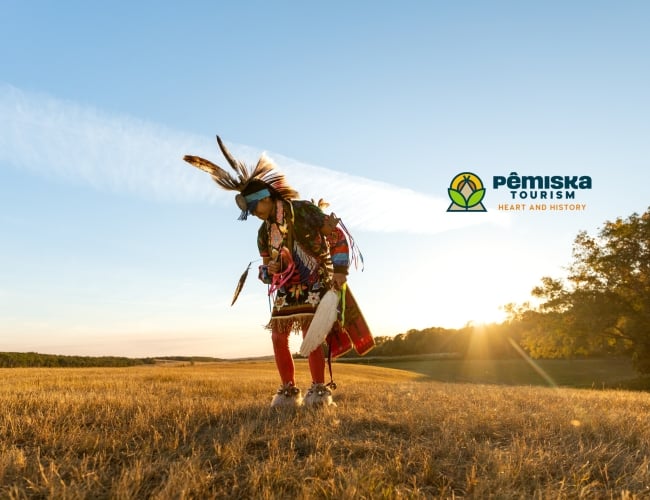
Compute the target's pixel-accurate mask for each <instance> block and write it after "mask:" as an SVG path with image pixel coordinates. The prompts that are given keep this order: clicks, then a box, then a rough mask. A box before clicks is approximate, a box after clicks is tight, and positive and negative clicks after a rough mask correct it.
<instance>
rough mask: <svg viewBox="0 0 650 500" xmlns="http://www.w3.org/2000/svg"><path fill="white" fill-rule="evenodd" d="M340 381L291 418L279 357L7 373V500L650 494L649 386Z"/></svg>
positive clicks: (0, 396)
mask: <svg viewBox="0 0 650 500" xmlns="http://www.w3.org/2000/svg"><path fill="white" fill-rule="evenodd" d="M297 370H298V381H299V383H300V384H301V385H302V386H303V387H305V386H306V385H307V382H308V380H307V373H308V371H307V367H306V366H305V365H304V364H302V363H299V364H298V367H297ZM335 376H336V380H337V382H338V384H339V389H337V390H336V391H335V394H334V395H335V400H336V401H337V402H338V407H337V408H331V409H324V410H321V411H313V410H307V409H304V408H302V409H296V410H284V411H278V410H274V409H271V408H269V406H268V403H269V401H270V399H271V396H272V393H273V391H274V390H275V388H276V387H277V375H276V372H275V367H274V365H273V364H272V363H268V362H256V363H255V362H250V363H217V364H197V365H194V366H189V365H188V366H180V365H176V366H149V367H134V368H119V369H110V368H102V369H90V368H88V369H38V368H30V369H3V370H0V377H1V379H2V384H1V385H0V406H1V408H2V412H1V413H0V498H16V499H18V498H56V499H72V498H75V499H76V498H88V499H102V498H107V499H108V498H110V499H113V498H117V499H144V498H155V499H168V498H173V499H182V498H193V499H210V498H278V499H280V498H282V499H286V498H337V499H338V498H346V499H353V498H354V499H357V498H372V499H375V498H480V499H484V498H499V499H501V498H539V499H542V498H543V499H546V498H622V499H628V498H650V469H649V466H650V419H649V418H648V415H649V414H650V395H649V394H647V393H641V392H622V391H595V390H587V389H580V390H578V389H552V388H543V387H514V386H498V385H476V384H448V383H441V382H435V381H431V380H428V379H423V378H420V376H418V375H417V374H414V373H411V372H407V371H400V370H391V369H387V368H377V367H370V366H358V365H348V364H335Z"/></svg>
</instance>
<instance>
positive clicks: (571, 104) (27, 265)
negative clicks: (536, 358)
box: [0, 0, 650, 358]
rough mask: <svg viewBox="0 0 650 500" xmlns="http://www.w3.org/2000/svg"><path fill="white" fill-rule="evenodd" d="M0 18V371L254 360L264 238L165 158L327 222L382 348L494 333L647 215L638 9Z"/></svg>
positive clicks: (135, 6) (203, 179)
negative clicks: (294, 204)
mask: <svg viewBox="0 0 650 500" xmlns="http://www.w3.org/2000/svg"><path fill="white" fill-rule="evenodd" d="M0 4H1V6H2V16H1V17H0V61H2V64H0V351H20V352H25V351H35V352H41V353H51V354H71V355H91V356H102V355H115V356H129V357H145V356H151V357H153V356H173V355H187V356H193V355H195V356H212V357H221V358H236V357H247V356H262V355H267V354H271V353H272V347H271V340H270V334H269V332H268V331H267V330H265V328H264V325H265V324H266V323H267V321H268V319H269V316H270V312H269V299H268V297H267V293H266V286H265V285H263V284H262V283H260V282H259V281H257V279H256V275H257V273H256V272H255V271H252V272H251V273H250V275H249V279H248V281H247V283H246V285H245V288H244V290H243V292H242V294H241V296H240V297H239V299H238V301H237V303H236V304H235V305H234V306H232V307H231V305H230V302H231V299H232V294H233V291H234V288H235V285H236V283H237V280H238V279H239V276H240V275H241V273H242V272H243V271H244V269H245V268H246V266H247V265H248V263H249V262H251V261H253V267H254V268H256V266H257V265H259V262H257V259H258V258H259V257H258V255H257V248H256V242H255V239H256V233H257V228H258V226H259V221H258V220H257V219H255V218H249V220H248V221H238V220H237V217H238V215H239V210H238V209H237V207H236V205H235V202H234V193H232V192H227V191H224V190H221V189H219V188H218V187H217V186H216V184H215V183H213V182H212V180H211V179H210V177H209V176H208V175H207V174H205V173H204V172H201V171H199V170H197V169H194V168H192V167H191V166H189V165H188V164H187V163H185V162H183V160H182V158H183V156H184V155H185V154H192V155H199V156H203V157H204V158H208V159H210V160H211V161H213V162H215V163H217V164H219V165H221V166H223V167H225V168H228V167H227V165H226V162H225V160H224V158H223V157H222V156H221V153H220V151H219V150H218V147H217V144H216V140H215V136H216V135H219V136H220V137H221V138H222V139H223V140H224V141H225V143H226V144H227V145H228V147H229V148H230V149H231V151H232V153H233V154H234V155H235V156H236V157H237V158H239V159H241V160H244V161H246V162H247V163H248V164H250V165H254V164H255V162H256V161H257V158H258V157H259V156H260V155H261V154H262V152H266V153H267V154H268V155H269V156H270V157H271V158H272V159H273V160H274V161H275V163H276V164H277V165H278V168H279V169H280V170H281V171H282V172H283V173H285V174H286V175H287V178H288V180H289V182H290V184H291V185H292V186H293V187H295V188H296V189H297V190H298V191H299V192H300V195H301V198H303V199H316V200H317V199H319V198H324V199H325V200H327V201H328V202H329V203H330V207H329V210H332V211H334V212H335V213H336V214H337V216H339V217H340V218H341V219H342V220H343V221H344V223H345V225H346V226H347V227H348V229H349V230H350V232H351V233H352V235H353V237H354V239H355V242H356V243H357V245H358V246H359V248H360V249H361V252H362V254H363V257H364V266H363V270H362V269H361V268H359V269H354V268H353V269H352V270H351V272H350V276H349V285H350V289H351V290H352V291H353V293H354V295H355V297H356V299H357V301H358V303H359V305H360V306H361V309H362V311H363V313H364V316H365V318H366V320H367V322H368V324H369V326H370V328H371V330H372V331H373V333H374V334H375V335H376V336H380V335H381V336H392V335H396V334H399V333H405V332H407V331H409V330H411V329H423V328H428V327H438V326H439V327H444V328H460V327H463V326H464V325H466V324H468V323H473V324H480V323H483V322H493V321H502V320H503V319H504V318H505V315H504V311H503V306H504V305H506V304H509V303H515V304H522V303H524V302H527V301H530V300H531V290H532V289H533V288H534V287H535V286H537V285H538V284H540V280H541V278H542V277H544V276H552V277H563V276H565V275H566V268H567V266H568V265H570V263H571V262H572V253H571V250H572V244H573V241H574V239H575V237H576V236H577V234H578V233H579V232H580V231H587V232H588V233H590V234H592V235H595V234H597V232H598V230H599V228H601V227H602V225H603V223H604V222H606V221H611V220H615V219H616V218H619V217H622V218H626V217H628V216H629V215H631V214H633V213H643V212H645V211H646V210H647V209H648V207H649V206H650V203H649V201H650V200H649V198H648V195H647V192H648V190H647V186H648V184H650V174H649V173H648V172H649V171H650V169H649V168H648V167H649V165H648V163H649V162H650V160H649V158H650V154H649V153H650V141H648V137H650V120H648V116H649V113H648V112H649V111H650V93H649V92H648V88H650V65H649V64H648V58H649V56H650V29H649V28H650V4H648V3H647V2H645V1H626V0H623V1H619V2H613V1H599V0H592V1H579V0H576V1H571V2H566V1H555V0H551V1H547V2H520V1H489V2H488V1H466V2H449V1H413V0H405V1H404V0H402V1H399V2H397V1H386V2H370V1H356V2H344V1H339V0H334V1H330V2H320V3H316V2H289V1H242V2H208V1H204V2H201V1H192V0H188V1H185V2H165V1H162V2H161V1H157V2H151V1H143V2H125V1H121V0H116V1H113V2H100V3H98V2H82V1H65V2H46V1H38V0H37V1H33V2H23V1H20V0H2V1H1V2H0ZM464 172H469V173H472V174H474V175H475V176H477V177H478V178H479V179H480V180H481V182H482V184H483V186H484V187H485V190H486V191H485V196H484V198H483V200H482V203H483V206H484V207H485V209H486V211H485V212H474V213H468V212H448V211H447V208H448V207H449V205H450V203H451V200H450V198H449V196H448V191H447V190H448V188H449V187H450V186H451V183H452V180H453V179H454V178H455V177H456V176H457V175H459V174H461V173H464ZM524 176H537V177H542V178H544V177H548V178H549V179H550V178H551V177H553V176H556V177H558V178H560V179H565V178H567V179H569V181H568V182H567V183H566V185H565V184H563V186H562V188H561V189H521V188H517V187H516V186H515V185H512V186H513V189H507V186H499V187H498V188H495V187H494V181H495V179H496V178H504V179H506V180H507V179H510V180H513V179H520V178H522V177H524ZM571 179H583V180H584V179H588V184H589V187H588V188H587V187H582V188H577V189H576V186H577V184H576V183H574V182H573V181H572V180H571ZM563 182H564V181H563ZM585 182H586V181H585ZM533 191H535V193H533ZM542 191H544V195H545V196H547V198H546V199H541V196H542V194H541V192H542ZM567 191H570V192H571V193H572V196H573V198H569V199H566V198H563V199H557V198H556V197H557V196H558V195H557V192H560V193H562V194H563V196H566V192H567ZM533 196H538V198H537V199H533V198H532V197H533ZM551 196H552V197H553V198H550V197H551ZM531 205H533V207H535V208H539V210H531V209H530V208H531ZM537 205H539V206H537ZM560 205H561V206H562V208H566V209H564V210H557V209H552V207H554V208H558V206H560ZM569 207H572V208H573V209H568V208H569ZM576 208H578V209H576ZM291 342H292V346H293V347H294V348H295V350H297V349H298V347H299V344H300V339H299V338H298V337H297V336H292V340H291Z"/></svg>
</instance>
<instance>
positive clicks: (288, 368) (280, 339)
mask: <svg viewBox="0 0 650 500" xmlns="http://www.w3.org/2000/svg"><path fill="white" fill-rule="evenodd" d="M305 335H307V328H304V329H303V331H302V336H303V338H304V337H305ZM271 340H272V341H273V353H274V354H275V364H276V366H277V367H278V372H279V373H280V379H282V384H286V383H287V382H291V383H292V384H293V385H296V380H295V366H294V364H293V357H292V356H291V350H290V349H289V332H279V331H276V330H273V331H272V332H271ZM309 371H310V373H311V380H312V382H315V383H317V384H322V383H324V382H325V355H324V354H323V349H320V348H319V349H316V350H314V351H313V352H312V353H311V354H310V355H309Z"/></svg>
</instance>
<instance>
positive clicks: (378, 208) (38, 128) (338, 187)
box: [0, 84, 507, 233]
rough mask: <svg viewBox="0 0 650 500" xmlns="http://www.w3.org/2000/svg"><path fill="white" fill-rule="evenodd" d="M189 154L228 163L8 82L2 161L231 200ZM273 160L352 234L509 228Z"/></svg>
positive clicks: (196, 140)
mask: <svg viewBox="0 0 650 500" xmlns="http://www.w3.org/2000/svg"><path fill="white" fill-rule="evenodd" d="M229 147H230V148H231V150H232V152H233V154H235V155H236V156H238V157H240V158H241V159H243V160H245V161H247V162H249V163H251V164H254V163H255V161H256V160H257V157H258V156H259V154H261V151H260V150H259V149H257V148H254V147H251V146H244V145H236V144H230V143H229ZM185 154H194V155H199V156H204V157H206V158H209V159H211V160H213V161H215V162H216V163H221V164H223V163H224V161H223V158H222V157H221V155H220V153H219V151H218V149H217V147H216V142H215V141H214V139H213V138H208V137H203V136H197V135H192V134H187V133H183V132H179V131H176V130H173V129H170V128H167V127H163V126H160V125H157V124H154V123H151V122H146V121H142V120H139V119H136V118H133V117H130V116H124V115H118V114H110V113H107V112H104V111H101V110H97V109H93V108H91V107H87V106H81V105H79V104H77V103H74V102H67V101H63V100H59V99H55V98H52V97H50V96H47V95H42V94H36V93H30V92H25V91H22V90H20V89H17V88H15V87H12V86H10V85H6V84H0V164H5V165H10V166H12V167H14V168H23V169H28V170H30V171H32V172H35V173H37V174H39V175H44V176H49V177H59V178H64V179H66V180H68V181H70V182H75V183H83V184H87V185H90V186H92V187H93V188H96V189H101V190H109V191H114V192H126V193H129V194H132V195H135V196H142V197H146V198H153V199H158V200H170V201H184V200H202V201H205V202H215V201H217V200H225V199H230V198H231V195H230V194H228V193H226V192H224V191H222V190H220V189H218V188H216V186H215V185H214V184H213V183H212V182H211V181H209V180H208V179H209V178H206V177H207V176H206V174H204V173H203V172H200V171H198V170H195V169H192V168H190V167H189V165H187V164H186V163H185V162H183V161H182V157H183V155H185ZM268 154H269V156H271V157H272V158H273V159H274V160H275V161H276V163H277V164H278V165H279V168H280V169H281V170H283V171H284V172H285V173H286V174H287V176H288V177H289V179H290V181H291V183H292V185H293V186H294V187H296V188H297V189H298V190H299V191H300V193H301V195H302V196H303V197H304V198H324V199H326V200H327V201H329V202H330V203H331V208H332V209H334V211H336V212H340V213H345V214H346V216H345V221H346V224H347V225H348V226H349V227H351V228H357V229H362V230H367V231H381V232H409V233H438V232H441V231H445V230H449V229H453V228H458V227H464V226H468V225H472V224H481V223H498V224H502V223H504V222H506V221H507V219H506V218H505V217H504V216H503V215H502V214H499V213H496V212H494V213H490V212H488V213H480V214H447V213H446V212H445V210H446V207H447V206H448V204H449V200H448V199H446V198H442V197H435V196H431V195H429V194H425V193H419V192H416V191H414V190H411V189H407V188H403V187H399V186H395V185H391V184H388V183H384V182H378V181H374V180H371V179H367V178H364V177H360V176H353V175H349V174H346V173H341V172H336V171H333V170H329V169H326V168H323V167H318V166H314V165H307V164H304V163H301V162H299V161H296V160H293V159H290V158H286V157H284V156H281V155H279V154H275V153H273V152H269V153H268Z"/></svg>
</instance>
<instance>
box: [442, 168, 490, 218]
mask: <svg viewBox="0 0 650 500" xmlns="http://www.w3.org/2000/svg"><path fill="white" fill-rule="evenodd" d="M447 194H448V195H449V199H450V200H451V205H449V208H448V209H447V212H487V210H486V209H485V206H484V205H483V203H481V202H482V201H483V198H484V197H485V188H484V187H483V181H481V179H479V176H478V175H476V174H473V173H471V172H463V173H462V174H458V175H457V176H456V177H454V178H453V179H452V180H451V184H450V185H449V189H447Z"/></svg>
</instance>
